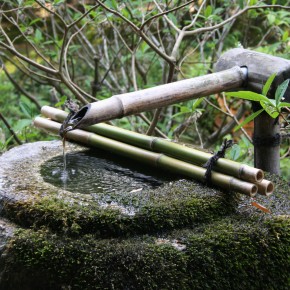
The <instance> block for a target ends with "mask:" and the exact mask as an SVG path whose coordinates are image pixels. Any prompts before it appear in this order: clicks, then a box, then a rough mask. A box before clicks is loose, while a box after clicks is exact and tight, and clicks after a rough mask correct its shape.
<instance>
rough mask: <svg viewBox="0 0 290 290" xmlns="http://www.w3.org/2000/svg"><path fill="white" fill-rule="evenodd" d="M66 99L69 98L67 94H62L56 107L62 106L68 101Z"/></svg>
mask: <svg viewBox="0 0 290 290" xmlns="http://www.w3.org/2000/svg"><path fill="white" fill-rule="evenodd" d="M66 100H67V96H62V97H61V98H60V100H59V102H57V103H56V104H55V105H54V106H55V107H56V108H59V107H61V106H62V105H64V103H65V102H66Z"/></svg>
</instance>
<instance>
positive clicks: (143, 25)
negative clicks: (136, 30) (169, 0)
mask: <svg viewBox="0 0 290 290" xmlns="http://www.w3.org/2000/svg"><path fill="white" fill-rule="evenodd" d="M194 1H195V0H191V1H189V2H187V3H185V4H182V5H180V6H178V7H174V8H172V9H170V10H167V11H163V12H161V13H159V14H156V15H154V16H152V17H150V18H148V19H147V20H146V21H145V22H144V23H143V24H142V25H141V26H140V30H143V28H144V27H145V25H146V24H147V23H149V22H151V21H152V20H154V19H155V18H158V17H160V16H163V15H166V14H169V13H171V12H174V11H176V10H179V9H181V8H183V7H185V6H187V5H188V4H190V3H193V2H194ZM156 6H157V5H156ZM178 30H179V29H178Z"/></svg>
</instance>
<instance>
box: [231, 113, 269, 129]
mask: <svg viewBox="0 0 290 290" xmlns="http://www.w3.org/2000/svg"><path fill="white" fill-rule="evenodd" d="M263 111H264V109H260V110H259V111H257V112H255V113H253V114H252V115H250V116H248V117H247V118H246V119H245V120H244V121H243V122H242V123H241V124H240V125H239V126H236V127H235V128H234V132H236V131H238V130H239V129H241V128H242V127H243V126H245V125H246V124H248V123H249V122H251V121H252V120H254V119H255V118H256V117H257V116H259V115H260V114H261V113H262V112H263Z"/></svg>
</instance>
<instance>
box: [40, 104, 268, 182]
mask: <svg viewBox="0 0 290 290" xmlns="http://www.w3.org/2000/svg"><path fill="white" fill-rule="evenodd" d="M41 113H42V114H43V115H44V116H46V117H48V118H51V119H52V120H55V121H57V122H63V121H64V120H65V118H66V117H67V113H66V112H64V111H61V110H58V109H56V108H52V107H48V106H44V107H42V109H41ZM85 130H86V131H90V132H94V133H96V134H99V135H102V136H105V137H108V138H112V139H116V140H119V141H122V142H125V143H128V144H131V145H134V146H138V147H142V148H144V149H147V150H151V151H156V152H162V153H164V154H167V155H170V156H172V157H174V158H178V159H182V160H184V161H187V162H190V163H193V164H197V165H199V166H200V165H203V164H205V163H206V162H207V161H208V159H209V158H211V157H212V156H213V155H212V154H210V153H207V152H204V151H200V150H196V149H194V148H189V147H186V146H183V145H180V144H177V143H174V142H172V141H169V140H165V139H162V138H157V137H151V136H147V135H143V134H139V133H135V132H132V131H129V130H125V129H121V128H118V127H115V126H111V125H107V124H103V123H100V124H96V125H92V126H89V127H87V128H85ZM214 170H216V171H218V172H221V173H224V174H226V175H231V176H234V177H236V178H239V179H242V180H245V181H249V182H253V183H258V182H261V181H262V180H263V178H264V173H263V171H262V170H260V169H257V168H253V167H251V166H248V165H246V164H241V163H238V162H235V161H231V160H228V159H225V158H220V159H219V160H218V161H217V164H216V166H215V168H214Z"/></svg>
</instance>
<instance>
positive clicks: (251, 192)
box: [249, 184, 258, 197]
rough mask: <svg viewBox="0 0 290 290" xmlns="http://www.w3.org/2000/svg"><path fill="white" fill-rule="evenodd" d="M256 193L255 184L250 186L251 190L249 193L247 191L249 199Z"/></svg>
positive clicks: (256, 187)
mask: <svg viewBox="0 0 290 290" xmlns="http://www.w3.org/2000/svg"><path fill="white" fill-rule="evenodd" d="M257 192H258V186H257V185H255V184H253V185H252V188H251V189H250V191H249V195H250V196H251V197H254V196H255V195H256V194H257Z"/></svg>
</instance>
